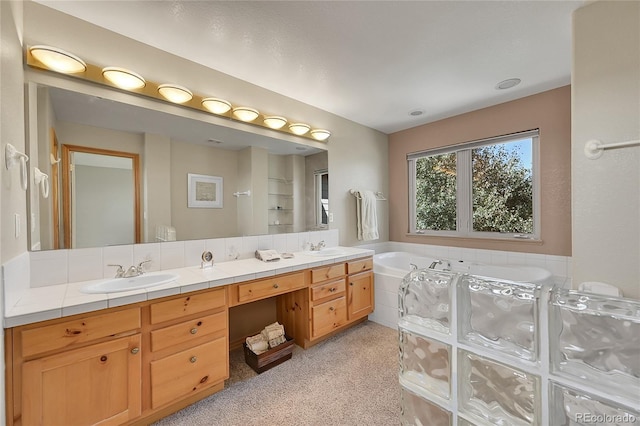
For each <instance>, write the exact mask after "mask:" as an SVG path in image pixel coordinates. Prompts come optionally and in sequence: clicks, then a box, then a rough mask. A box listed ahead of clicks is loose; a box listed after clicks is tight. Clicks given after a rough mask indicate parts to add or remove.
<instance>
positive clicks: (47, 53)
mask: <svg viewBox="0 0 640 426" xmlns="http://www.w3.org/2000/svg"><path fill="white" fill-rule="evenodd" d="M29 52H31V55H32V56H33V57H34V58H36V59H37V60H38V61H40V62H41V63H42V64H43V65H44V66H46V67H47V68H49V69H50V70H53V71H57V72H61V73H64V74H75V73H79V72H85V71H86V70H87V64H85V63H84V61H83V60H82V59H80V58H78V57H77V56H76V55H74V54H72V53H69V52H65V51H64V50H62V49H58V48H57V47H51V46H44V45H36V46H31V47H30V48H29Z"/></svg>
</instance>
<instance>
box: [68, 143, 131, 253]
mask: <svg viewBox="0 0 640 426" xmlns="http://www.w3.org/2000/svg"><path fill="white" fill-rule="evenodd" d="M139 163H140V161H139V156H138V154H135V153H129V152H121V151H109V150H104V149H97V148H88V147H82V146H73V145H63V146H62V199H63V218H64V220H63V235H64V247H66V248H88V247H103V246H111V245H119V244H133V243H139V242H140V199H139V197H140V195H139V194H140V191H139V186H140V182H139V175H140V173H139Z"/></svg>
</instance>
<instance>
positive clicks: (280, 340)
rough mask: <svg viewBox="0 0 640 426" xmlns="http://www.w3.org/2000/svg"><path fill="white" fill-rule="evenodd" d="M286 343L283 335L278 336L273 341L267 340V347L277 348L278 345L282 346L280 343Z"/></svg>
mask: <svg viewBox="0 0 640 426" xmlns="http://www.w3.org/2000/svg"><path fill="white" fill-rule="evenodd" d="M286 341H287V338H286V337H284V335H282V336H278V337H276V338H275V339H271V340H269V347H270V348H275V347H276V346H278V345H280V344H282V343H284V342H286Z"/></svg>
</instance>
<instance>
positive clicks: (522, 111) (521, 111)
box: [388, 86, 571, 256]
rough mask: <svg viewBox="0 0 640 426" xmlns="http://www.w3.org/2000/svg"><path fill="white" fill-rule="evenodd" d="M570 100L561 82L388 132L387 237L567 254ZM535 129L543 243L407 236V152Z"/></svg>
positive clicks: (569, 208) (569, 240) (568, 243)
mask: <svg viewBox="0 0 640 426" xmlns="http://www.w3.org/2000/svg"><path fill="white" fill-rule="evenodd" d="M570 101H571V91H570V87H569V86H566V87H561V88H559V89H555V90H550V91H548V92H544V93H540V94H537V95H533V96H529V97H526V98H522V99H519V100H515V101H511V102H507V103H503V104H500V105H496V106H493V107H489V108H484V109H481V110H477V111H473V112H470V113H467V114H462V115H459V116H456V117H452V118H448V119H445V120H440V121H437V122H434V123H430V124H426V125H424V126H419V127H415V128H412V129H409V130H404V131H401V132H397V133H394V134H392V135H390V137H389V151H390V153H389V176H390V177H389V187H390V191H389V197H388V198H389V205H390V211H389V219H390V224H389V234H390V239H391V240H392V241H403V242H410V243H418V244H435V245H447V246H455V247H469V248H482V249H492V250H506V251H518V252H528V253H544V254H553V255H562V256H570V255H571V204H570V195H571V181H570V174H571V158H570V155H571V133H570V131H571V117H570V113H571V105H570ZM535 128H539V129H540V193H541V201H540V204H541V206H540V207H541V234H540V236H541V240H542V243H536V242H530V241H501V240H481V239H470V238H455V237H448V238H447V237H432V236H409V235H407V232H408V229H409V224H408V217H409V213H408V204H409V203H408V197H409V190H408V170H407V154H408V153H411V152H416V151H421V150H425V149H429V148H436V147H443V146H448V145H454V144H459V143H462V142H468V141H473V140H478V139H483V138H488V137H491V136H498V135H504V134H509V133H514V132H519V131H523V130H530V129H535Z"/></svg>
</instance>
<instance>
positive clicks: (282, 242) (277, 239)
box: [273, 234, 287, 253]
mask: <svg viewBox="0 0 640 426" xmlns="http://www.w3.org/2000/svg"><path fill="white" fill-rule="evenodd" d="M273 249H274V250H276V251H278V252H280V253H286V252H287V234H275V235H273Z"/></svg>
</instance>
